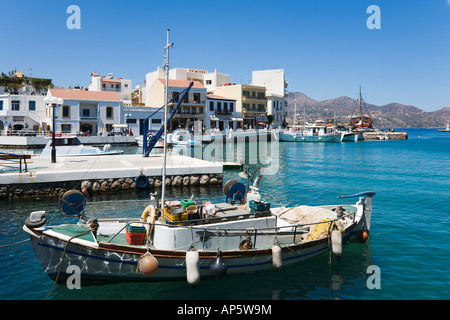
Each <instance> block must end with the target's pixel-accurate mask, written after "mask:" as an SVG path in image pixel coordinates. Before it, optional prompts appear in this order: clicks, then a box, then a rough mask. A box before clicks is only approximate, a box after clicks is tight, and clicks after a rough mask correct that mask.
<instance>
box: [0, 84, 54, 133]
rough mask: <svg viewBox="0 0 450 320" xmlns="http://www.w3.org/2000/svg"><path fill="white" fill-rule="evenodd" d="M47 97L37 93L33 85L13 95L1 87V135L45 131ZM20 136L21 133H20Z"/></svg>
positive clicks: (24, 87)
mask: <svg viewBox="0 0 450 320" xmlns="http://www.w3.org/2000/svg"><path fill="white" fill-rule="evenodd" d="M44 97H45V95H43V94H42V93H41V92H37V91H36V90H35V89H34V88H33V87H32V86H31V85H25V86H23V87H22V88H20V89H19V91H18V92H15V93H14V94H11V93H9V92H5V90H4V88H2V87H0V134H1V132H3V133H4V131H12V132H13V133H14V131H21V130H23V129H28V130H34V131H36V132H39V131H42V130H45V128H46V125H47V124H46V120H45V105H44V103H43V100H44ZM18 134H19V133H18Z"/></svg>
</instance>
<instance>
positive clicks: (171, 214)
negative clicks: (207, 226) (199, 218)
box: [164, 208, 189, 222]
mask: <svg viewBox="0 0 450 320" xmlns="http://www.w3.org/2000/svg"><path fill="white" fill-rule="evenodd" d="M164 218H165V219H167V220H168V221H170V222H175V221H183V220H188V219H189V215H188V213H187V212H184V211H182V210H180V209H178V208H173V209H172V210H167V209H164Z"/></svg>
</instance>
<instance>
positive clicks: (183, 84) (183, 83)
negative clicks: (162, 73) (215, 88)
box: [158, 79, 206, 89]
mask: <svg viewBox="0 0 450 320" xmlns="http://www.w3.org/2000/svg"><path fill="white" fill-rule="evenodd" d="M158 80H159V81H160V82H161V83H162V84H163V86H165V85H166V80H165V79H158ZM190 83H191V81H189V80H171V79H169V87H175V88H187V87H188V86H189V84H190ZM192 88H198V89H206V87H205V86H203V85H202V84H201V83H200V82H199V81H194V84H193V85H192Z"/></svg>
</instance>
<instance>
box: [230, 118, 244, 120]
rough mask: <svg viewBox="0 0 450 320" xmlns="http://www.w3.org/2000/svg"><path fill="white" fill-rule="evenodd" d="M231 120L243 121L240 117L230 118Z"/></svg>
mask: <svg viewBox="0 0 450 320" xmlns="http://www.w3.org/2000/svg"><path fill="white" fill-rule="evenodd" d="M231 119H232V120H233V121H244V119H242V118H231Z"/></svg>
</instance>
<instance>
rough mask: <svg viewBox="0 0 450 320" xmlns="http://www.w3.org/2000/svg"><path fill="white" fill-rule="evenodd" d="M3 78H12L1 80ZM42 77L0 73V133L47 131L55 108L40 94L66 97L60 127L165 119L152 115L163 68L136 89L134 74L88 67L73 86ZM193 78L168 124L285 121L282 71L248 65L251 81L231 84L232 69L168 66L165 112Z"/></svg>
mask: <svg viewBox="0 0 450 320" xmlns="http://www.w3.org/2000/svg"><path fill="white" fill-rule="evenodd" d="M20 77H23V78H24V81H23V83H20V80H18V79H19V78H20ZM5 79H9V80H10V81H12V84H11V85H6V84H5V83H6V82H5V81H4V80H5ZM11 79H13V80H11ZM25 80H26V81H25ZM41 80H47V81H43V82H42V81H41V82H39V81H35V82H34V83H33V84H34V85H35V86H33V84H32V83H31V81H29V79H28V78H27V77H24V76H23V73H21V72H16V74H14V75H13V76H11V75H10V76H9V77H7V76H6V75H4V74H2V77H1V78H0V131H6V130H22V129H30V130H34V131H41V132H49V131H52V130H53V128H52V127H51V126H52V116H53V114H52V108H51V107H50V106H46V105H45V103H44V102H43V99H44V97H45V96H49V97H53V96H55V97H58V98H62V99H63V100H64V104H63V105H62V106H61V107H60V108H58V109H57V110H56V114H55V116H56V128H55V129H56V132H57V133H58V132H61V133H70V134H83V133H87V132H88V133H89V134H91V135H100V134H107V133H109V132H110V131H112V130H113V129H114V127H119V126H120V125H122V126H125V127H126V128H127V130H128V132H130V130H131V131H132V132H133V133H134V134H143V133H144V131H143V130H144V122H145V120H146V119H147V118H149V117H150V115H152V114H153V113H154V115H153V116H152V117H151V119H149V129H155V128H159V127H160V126H161V124H162V114H163V112H162V111H160V112H156V113H155V111H156V110H158V108H161V107H162V106H163V105H164V90H165V86H166V82H165V73H164V70H163V69H162V68H161V67H157V68H156V70H155V71H152V72H149V73H147V74H146V75H145V83H144V84H139V85H136V86H135V88H134V89H133V87H132V82H131V80H127V79H123V78H121V77H118V78H114V74H113V73H109V74H108V75H104V76H102V75H100V74H98V73H95V72H93V73H91V79H90V83H89V86H87V87H79V86H78V87H75V88H74V89H71V88H70V87H69V88H67V89H59V88H57V87H53V84H51V80H48V79H41ZM2 81H3V82H2ZM48 81H50V82H48ZM191 81H193V82H194V85H193V87H192V88H191V90H190V92H189V93H188V95H187V96H186V97H185V99H183V101H181V104H180V108H179V109H178V111H177V113H176V114H175V115H174V117H173V118H172V120H171V122H170V127H169V128H170V129H171V130H175V129H177V128H188V129H189V128H191V127H192V126H193V125H194V122H196V121H201V123H202V128H203V129H205V130H207V129H216V128H217V129H219V130H226V129H233V130H236V129H239V128H244V129H245V128H265V127H267V126H268V125H275V126H281V125H283V124H284V123H285V118H286V107H287V100H286V97H287V84H288V83H287V81H286V79H285V73H284V70H283V69H274V70H257V71H253V72H252V80H251V83H250V84H240V83H233V82H231V77H230V75H228V74H224V73H219V72H218V71H217V69H216V70H214V71H213V72H209V71H208V70H203V69H193V68H174V69H171V70H170V71H169V100H172V99H173V101H172V102H171V103H169V112H170V111H171V110H172V108H173V107H174V106H175V105H176V104H177V103H178V102H179V99H180V97H179V96H178V94H180V93H181V92H182V91H183V90H184V89H185V88H186V87H187V86H188V85H189V83H190V82H191ZM18 83H19V84H18ZM44 84H45V85H44ZM50 84H51V86H50Z"/></svg>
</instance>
